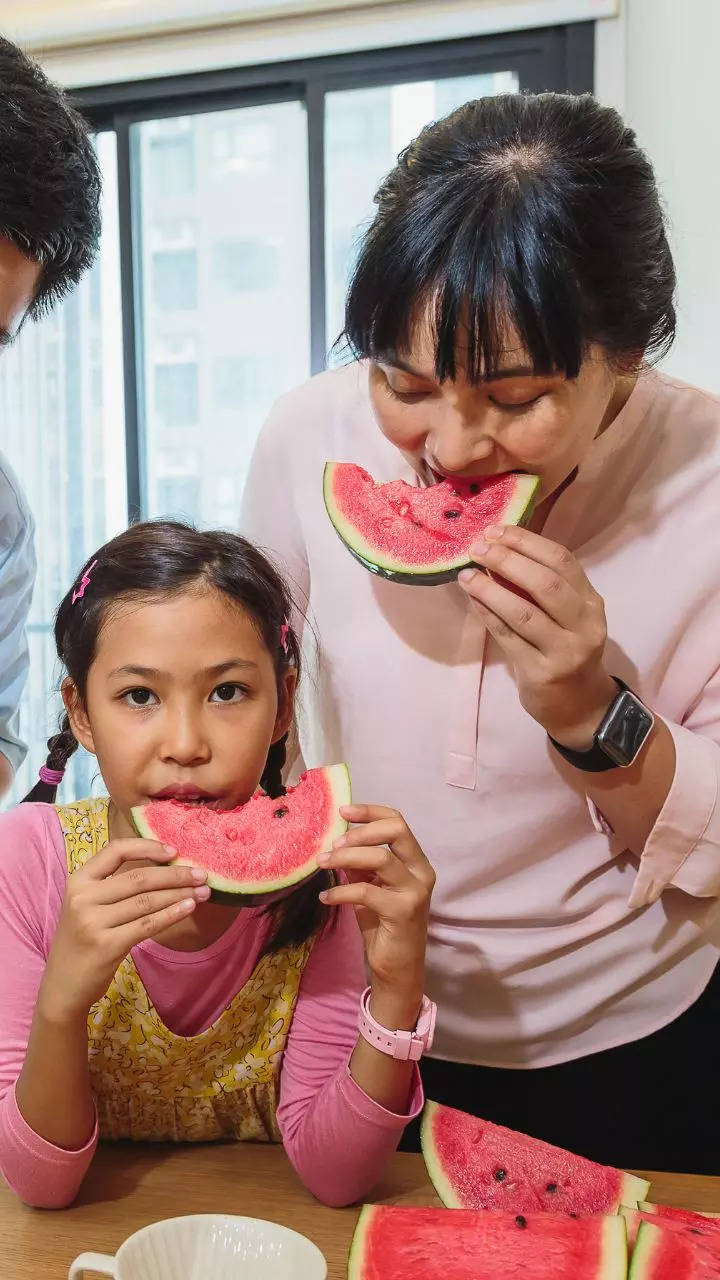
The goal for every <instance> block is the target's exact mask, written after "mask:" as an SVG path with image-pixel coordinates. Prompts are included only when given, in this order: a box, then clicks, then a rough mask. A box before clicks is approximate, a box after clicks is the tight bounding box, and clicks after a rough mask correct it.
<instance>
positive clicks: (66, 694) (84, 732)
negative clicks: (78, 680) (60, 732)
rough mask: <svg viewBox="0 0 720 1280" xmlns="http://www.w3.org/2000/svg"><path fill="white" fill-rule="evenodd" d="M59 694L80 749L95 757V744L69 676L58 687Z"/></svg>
mask: <svg viewBox="0 0 720 1280" xmlns="http://www.w3.org/2000/svg"><path fill="white" fill-rule="evenodd" d="M60 693H61V694H62V700H63V704H64V707H65V710H66V711H67V718H68V720H69V721H70V728H71V729H72V731H73V734H74V736H75V738H76V739H77V741H78V742H79V743H80V746H81V747H84V748H85V750H86V751H89V752H90V754H91V755H93V756H94V755H95V754H96V752H95V742H94V740H93V736H92V730H91V728H90V721H89V720H88V717H87V712H86V710H85V707H84V705H83V701H82V698H81V697H80V694H79V692H78V689H77V686H76V685H75V684H74V683H73V681H72V680H71V679H70V677H69V676H66V677H65V679H64V680H63V682H62V684H61V686H60Z"/></svg>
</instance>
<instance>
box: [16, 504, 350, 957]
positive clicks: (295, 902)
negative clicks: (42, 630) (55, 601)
mask: <svg viewBox="0 0 720 1280" xmlns="http://www.w3.org/2000/svg"><path fill="white" fill-rule="evenodd" d="M83 584H84V590H83V589H82V588H83ZM203 586H204V587H209V588H214V589H215V590H216V591H219V592H220V593H221V594H223V595H225V596H227V597H228V599H230V600H232V601H234V602H235V603H236V604H239V605H240V606H241V607H242V608H243V609H244V610H245V611H246V612H247V613H248V614H249V615H250V617H251V618H252V620H253V622H254V624H255V626H256V627H257V630H258V633H259V634H260V636H261V637H262V639H263V642H264V644H265V645H266V647H267V649H268V651H269V653H270V654H272V656H273V659H274V662H275V670H276V673H277V679H278V684H279V682H280V680H281V677H282V675H283V673H284V672H286V671H287V670H288V668H290V667H294V669H295V670H296V672H297V673H298V676H299V674H300V644H299V641H298V638H297V636H296V634H295V632H294V630H293V628H292V625H291V618H292V611H293V602H292V598H291V596H290V593H289V591H288V588H287V586H286V584H285V582H284V581H283V579H282V577H281V576H280V574H279V573H278V572H277V571H276V570H275V569H274V568H273V566H272V565H271V564H270V562H269V560H267V558H266V557H265V556H264V555H263V554H262V553H261V552H260V551H258V549H257V547H254V546H253V545H252V544H251V543H249V542H247V541H246V539H245V538H241V537H240V535H239V534H234V533H222V532H215V531H210V532H202V531H200V530H198V529H194V528H193V527H192V526H191V525H187V524H182V523H180V522H178V521H174V520H153V521H147V522H145V523H143V524H136V525H133V526H131V528H129V529H127V530H126V531H125V532H124V533H121V534H119V535H118V536H117V537H116V538H113V539H112V541H111V542H108V543H106V544H105V546H104V547H101V548H100V550H99V551H96V552H95V553H94V555H92V556H91V557H90V558H89V560H88V561H87V562H86V563H85V565H84V566H83V568H82V570H81V571H80V574H79V576H78V579H77V582H76V584H74V586H73V587H72V588H71V589H70V591H68V593H67V595H66V596H65V597H64V599H63V600H62V602H61V604H60V607H59V609H58V611H57V615H56V618H55V647H56V649H57V654H58V658H59V659H60V661H61V663H62V664H63V666H64V668H65V670H66V672H67V674H68V676H69V677H70V679H71V680H72V682H73V685H74V686H75V689H76V691H77V695H78V697H79V698H80V699H81V700H84V699H85V695H86V689H87V678H88V673H89V671H90V667H91V666H92V663H93V660H94V657H95V653H96V651H97V642H98V637H99V635H100V631H101V629H102V627H103V624H104V622H105V619H106V617H107V613H108V610H109V609H110V608H112V607H114V606H116V605H118V604H120V603H125V602H128V601H134V602H138V603H141V602H143V601H144V600H157V599H158V596H160V597H163V596H165V597H171V596H174V595H176V594H178V593H180V592H183V591H192V590H198V589H199V588H202V587H203ZM79 591H82V594H81V595H80V596H79V598H78V592H79ZM286 623H287V624H288V626H287V630H286V628H285V624H286ZM286 742H287V734H286V735H285V737H283V738H281V739H280V740H279V741H278V742H275V743H273V744H272V746H271V747H270V750H269V751H268V756H267V760H266V763H265V768H264V770H263V775H262V778H261V779H260V785H261V787H262V788H263V789H264V790H265V791H267V793H268V795H270V796H272V797H273V798H276V797H278V796H281V795H283V794H284V791H285V788H284V786H283V779H282V773H283V767H284V765H285V754H286ZM77 746H78V743H77V741H76V739H75V737H74V735H73V732H72V729H71V727H70V721H69V719H68V717H67V715H65V716H64V717H63V720H62V724H61V728H60V732H59V733H58V734H56V735H55V736H54V737H52V738H50V739H49V741H48V757H47V761H46V765H45V767H46V768H47V769H55V770H58V771H59V772H62V771H63V770H64V769H65V767H66V765H67V763H68V760H69V759H70V757H71V756H72V754H73V752H74V751H76V750H77ZM56 793H57V787H55V786H53V785H52V784H50V783H47V782H44V781H42V780H41V781H39V782H37V783H36V785H35V786H34V787H33V789H32V791H30V792H29V794H28V795H26V796H25V800H26V801H42V802H45V803H47V804H53V803H54V802H55V797H56ZM330 882H331V880H330V876H329V874H328V873H327V872H320V873H318V875H316V876H313V878H312V879H311V880H308V881H305V882H304V883H303V884H301V885H299V886H298V888H297V889H296V890H295V891H294V892H293V893H292V894H290V895H289V896H288V897H287V898H283V899H280V900H279V901H278V902H276V903H271V904H270V905H269V906H268V907H267V908H266V910H267V912H268V913H269V914H270V915H272V917H273V928H272V929H271V934H270V939H269V941H268V943H267V946H266V948H265V950H266V951H276V950H278V949H279V948H280V947H283V946H288V945H291V944H298V943H300V942H304V941H305V940H306V939H307V938H309V937H310V935H311V934H312V933H314V931H315V930H316V929H317V928H318V927H319V926H320V924H321V923H322V922H323V919H324V918H325V916H326V913H327V908H326V907H324V906H323V905H322V904H321V903H320V901H319V899H318V894H319V893H320V892H321V890H322V889H325V888H328V887H329V885H330ZM246 901H250V900H247V899H246Z"/></svg>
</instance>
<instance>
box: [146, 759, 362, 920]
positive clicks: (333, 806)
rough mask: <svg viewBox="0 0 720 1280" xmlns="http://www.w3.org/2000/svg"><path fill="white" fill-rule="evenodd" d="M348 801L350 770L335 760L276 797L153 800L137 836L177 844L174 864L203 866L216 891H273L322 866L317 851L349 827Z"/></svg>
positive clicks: (327, 845)
mask: <svg viewBox="0 0 720 1280" xmlns="http://www.w3.org/2000/svg"><path fill="white" fill-rule="evenodd" d="M350 799H351V793H350V775H349V774H348V771H347V768H346V766H345V765H344V764H336V765H331V766H329V767H328V768H326V769H310V770H309V771H308V772H307V773H305V774H303V776H302V778H301V779H300V780H299V782H298V784H297V786H295V787H290V788H289V789H288V791H287V792H286V793H285V795H284V796H281V797H280V798H279V799H277V800H271V798H270V796H266V795H262V794H258V795H255V796H253V797H252V799H251V800H248V802H247V804H244V805H242V806H241V807H240V808H239V809H224V810H222V809H221V810H218V809H210V808H208V807H207V806H204V805H202V804H181V803H179V802H178V801H175V800H154V801H151V802H150V804H146V805H142V806H141V807H139V808H137V809H133V811H132V819H133V822H134V824H135V828H136V830H137V832H138V834H139V835H141V836H144V837H145V838H146V839H148V840H158V841H160V843H161V844H169V845H172V846H173V847H174V848H175V849H177V851H178V856H177V859H176V861H177V862H181V863H185V864H187V865H189V866H197V867H202V868H203V869H204V870H206V871H207V872H208V884H209V885H210V888H211V889H214V890H216V891H217V892H219V893H227V894H233V895H235V894H242V895H245V894H259V893H271V892H274V891H275V890H278V889H284V888H286V887H287V886H289V885H293V884H297V883H298V882H299V881H300V880H304V879H306V877H307V876H310V875H313V874H314V873H315V872H316V871H317V869H318V867H317V857H318V854H321V853H327V852H328V851H329V850H330V848H331V847H332V843H333V841H334V840H336V839H337V838H338V837H339V836H341V835H344V833H345V831H347V823H346V822H345V821H344V820H343V819H342V818H341V817H340V815H339V813H338V809H339V807H340V805H345V804H349V803H350Z"/></svg>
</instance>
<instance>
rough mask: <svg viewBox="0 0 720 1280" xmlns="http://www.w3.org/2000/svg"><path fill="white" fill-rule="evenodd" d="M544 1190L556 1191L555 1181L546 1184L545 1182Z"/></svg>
mask: <svg viewBox="0 0 720 1280" xmlns="http://www.w3.org/2000/svg"><path fill="white" fill-rule="evenodd" d="M545 1190H546V1191H551V1192H552V1191H557V1182H548V1184H547V1186H546V1188H545Z"/></svg>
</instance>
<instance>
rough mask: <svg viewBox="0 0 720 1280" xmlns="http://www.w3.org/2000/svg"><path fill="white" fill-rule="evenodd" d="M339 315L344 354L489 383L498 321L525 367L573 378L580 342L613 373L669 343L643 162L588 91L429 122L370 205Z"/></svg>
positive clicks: (483, 101)
mask: <svg viewBox="0 0 720 1280" xmlns="http://www.w3.org/2000/svg"><path fill="white" fill-rule="evenodd" d="M375 200H376V204H377V206H378V208H377V213H376V215H375V218H374V220H373V222H372V224H371V226H370V228H369V230H368V232H367V234H366V236H365V239H364V242H363V243H362V246H361V249H360V254H359V258H358V261H357V264H356V267H355V270H354V273H353V276H352V280H351V284H350V289H349V294H348V299H347V306H346V312H345V329H344V335H343V336H344V338H345V340H346V342H347V343H348V344H349V346H350V348H351V350H352V352H353V353H354V355H355V356H357V357H366V358H369V359H381V358H383V357H387V356H390V357H391V356H392V354H393V353H402V352H405V353H406V354H407V353H409V352H410V350H411V344H412V337H413V330H414V328H415V326H416V325H417V324H418V323H421V322H424V323H427V322H428V321H429V324H430V330H431V333H432V336H433V339H434V343H435V372H436V376H437V377H438V378H440V379H445V378H453V377H455V374H456V363H457V360H458V352H459V351H462V366H463V369H464V370H465V372H466V374H467V376H468V377H469V378H470V380H471V381H473V382H479V381H481V380H482V379H484V378H487V377H489V376H490V375H491V374H492V373H493V372H496V371H497V370H498V368H499V367H500V365H501V356H502V353H503V348H504V346H506V344H507V330H508V324H509V325H511V326H512V327H513V328H514V329H515V330H516V331H517V334H518V335H519V338H520V342H521V343H522V346H523V347H524V349H525V351H526V352H527V354H528V355H529V357H530V359H531V361H532V365H533V368H534V369H535V370H536V372H542V373H548V372H559V373H562V374H563V375H565V376H566V377H568V378H574V377H576V375H577V373H578V372H579V369H580V366H581V364H582V361H583V358H584V356H585V355H586V353H587V351H588V349H589V347H590V346H591V344H595V343H597V344H599V345H600V346H601V347H602V348H604V350H605V352H606V353H607V355H608V357H609V358H610V359H612V360H614V361H616V362H617V363H618V365H619V366H620V367H622V368H628V367H632V368H638V367H639V366H640V365H641V364H642V362H643V361H644V360H645V359H648V358H650V357H651V356H653V355H655V356H660V355H662V354H664V353H665V352H666V351H667V350H668V349H669V347H670V346H671V344H672V341H673V338H674V336H675V309H674V302H673V300H674V292H675V271H674V266H673V260H672V255H671V253H670V249H669V246H668V242H667V238H666V234H665V225H664V219H663V213H662V209H661V206H660V201H659V197H658V191H657V187H656V183H655V178H654V175H653V171H652V167H651V165H650V162H649V160H648V159H647V157H646V155H645V154H644V152H643V151H642V150H641V149H640V147H639V146H638V144H637V141H636V138H635V134H634V133H633V131H632V129H629V128H628V127H627V125H625V124H624V122H623V120H622V119H621V117H620V116H619V115H618V113H617V112H616V111H614V110H612V109H611V108H609V107H603V106H601V105H600V104H599V103H598V102H596V101H595V99H594V98H592V97H591V96H590V95H587V94H586V95H581V96H572V95H570V94H567V95H564V94H556V93H543V94H537V95H533V94H507V95H500V96H498V97H490V98H480V99H478V100H477V101H475V102H468V103H466V104H465V105H464V106H462V107H460V108H459V110H457V111H455V112H453V113H452V114H451V115H449V116H447V117H446V118H445V119H443V120H440V121H438V122H437V123H436V124H431V125H429V126H428V127H427V128H426V129H424V130H423V132H422V133H421V134H420V135H419V136H418V137H417V138H416V139H415V141H414V142H412V143H411V144H410V146H409V147H407V149H406V150H405V151H404V152H403V153H402V154H401V155H400V157H399V160H398V163H397V165H396V167H395V168H394V169H393V170H392V172H391V173H390V174H389V175H388V177H387V178H386V179H385V180H384V182H383V183H382V185H381V186H380V189H379V191H378V192H377V195H376V197H375Z"/></svg>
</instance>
